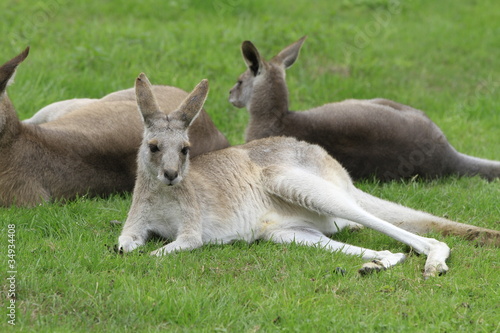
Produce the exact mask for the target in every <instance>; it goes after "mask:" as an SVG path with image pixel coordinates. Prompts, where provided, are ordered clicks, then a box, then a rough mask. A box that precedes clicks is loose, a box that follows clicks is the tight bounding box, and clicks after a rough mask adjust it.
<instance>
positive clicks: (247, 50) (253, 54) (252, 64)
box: [241, 40, 264, 76]
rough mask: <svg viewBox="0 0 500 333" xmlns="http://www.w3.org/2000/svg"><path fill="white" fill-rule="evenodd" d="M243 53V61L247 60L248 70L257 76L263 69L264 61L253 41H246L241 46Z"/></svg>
mask: <svg viewBox="0 0 500 333" xmlns="http://www.w3.org/2000/svg"><path fill="white" fill-rule="evenodd" d="M241 53H242V54H243V60H245V62H246V64H247V67H248V69H250V70H251V71H252V73H253V75H254V76H257V74H259V72H260V70H261V69H262V65H263V64H264V59H262V57H261V56H260V54H259V51H257V48H256V47H255V45H253V44H252V42H251V41H248V40H246V41H244V42H243V44H241Z"/></svg>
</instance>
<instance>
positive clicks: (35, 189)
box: [0, 49, 229, 207]
mask: <svg viewBox="0 0 500 333" xmlns="http://www.w3.org/2000/svg"><path fill="white" fill-rule="evenodd" d="M28 52H29V49H26V50H25V51H24V52H22V53H21V54H19V55H18V56H16V57H14V58H13V59H12V60H10V61H8V62H7V63H5V64H4V65H2V66H0V156H1V158H0V207H5V206H10V205H14V204H15V205H19V206H33V205H37V204H40V203H43V202H45V201H50V200H66V199H73V198H75V197H76V196H78V195H86V194H88V195H100V196H105V195H109V194H111V193H115V192H123V191H132V189H133V186H134V183H135V174H136V159H137V150H138V148H139V145H140V143H141V138H142V131H143V126H142V121H141V119H140V116H139V115H138V112H137V102H136V100H135V91H134V89H133V88H132V89H127V90H122V91H118V92H114V93H111V94H109V95H107V96H105V97H103V98H101V99H98V100H94V101H92V100H91V101H85V100H83V99H76V100H69V101H63V102H57V103H54V104H51V105H50V106H48V107H46V108H44V109H45V111H43V110H44V109H42V110H41V111H40V113H38V114H37V115H38V117H37V115H35V116H34V117H33V118H32V119H31V120H28V121H25V122H21V121H19V118H18V116H17V114H16V111H15V109H14V106H13V105H12V103H11V101H10V100H9V98H8V96H7V92H6V88H7V85H8V83H9V82H10V81H11V78H12V77H13V76H14V74H15V71H16V68H17V66H18V65H19V64H20V63H21V62H22V61H23V60H24V59H25V58H26V57H27V56H28ZM153 89H154V91H155V93H156V94H157V96H158V97H159V98H158V99H159V101H160V106H161V108H162V111H164V112H166V113H169V112H171V111H173V110H174V109H175V108H176V107H177V106H178V105H179V103H180V102H181V101H182V100H183V99H184V98H185V97H186V96H187V93H186V92H185V91H183V90H181V89H179V88H175V87H168V86H155V87H154V88H153ZM30 122H32V123H30ZM33 123H39V125H36V124H33ZM190 135H192V136H193V138H194V141H196V142H194V141H193V155H197V154H201V153H204V152H207V151H209V150H214V149H220V148H225V147H227V146H228V145H229V143H228V141H227V140H226V138H225V137H224V135H222V133H220V132H219V131H218V130H217V128H216V127H215V125H214V124H213V122H212V120H211V119H210V117H209V116H208V114H207V113H205V112H202V114H201V117H199V118H198V120H197V121H196V122H195V123H194V124H193V127H192V128H191V132H190Z"/></svg>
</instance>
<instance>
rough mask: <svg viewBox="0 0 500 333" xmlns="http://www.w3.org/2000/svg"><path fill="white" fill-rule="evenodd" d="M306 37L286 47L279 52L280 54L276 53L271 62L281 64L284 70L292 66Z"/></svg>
mask: <svg viewBox="0 0 500 333" xmlns="http://www.w3.org/2000/svg"><path fill="white" fill-rule="evenodd" d="M306 38H307V36H304V37H302V38H301V39H299V40H298V41H296V42H295V43H293V44H291V45H288V46H287V47H285V48H284V49H283V50H281V52H280V53H278V54H277V55H276V56H275V57H274V58H273V60H272V61H277V62H279V63H282V64H283V65H284V66H285V69H287V68H289V67H290V66H292V65H293V64H294V62H295V60H297V58H298V56H299V52H300V48H301V47H302V44H303V43H304V41H305V40H306Z"/></svg>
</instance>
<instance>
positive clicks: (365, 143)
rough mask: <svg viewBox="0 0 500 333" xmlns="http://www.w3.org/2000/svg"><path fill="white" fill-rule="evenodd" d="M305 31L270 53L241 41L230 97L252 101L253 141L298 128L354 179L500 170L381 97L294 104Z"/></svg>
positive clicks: (489, 175) (417, 114) (239, 103)
mask: <svg viewBox="0 0 500 333" xmlns="http://www.w3.org/2000/svg"><path fill="white" fill-rule="evenodd" d="M305 38H306V37H303V38H301V39H300V40H298V41H297V42H295V43H293V44H291V45H289V46H288V47H286V48H284V49H283V50H282V51H281V52H279V53H278V54H277V55H276V56H275V57H273V58H272V59H271V60H270V61H266V60H264V58H263V57H261V55H260V54H259V52H258V50H257V48H256V47H255V46H254V45H253V44H252V43H251V42H249V41H245V42H243V44H242V46H241V50H242V54H243V59H244V60H245V63H246V64H247V67H248V69H247V70H246V71H245V72H244V73H243V74H242V75H241V76H240V77H239V79H238V82H237V83H236V85H235V86H234V87H233V88H232V89H231V91H230V94H229V102H231V103H232V104H233V105H234V106H236V107H238V108H243V107H246V108H247V110H248V112H249V113H250V121H249V124H248V126H247V131H246V141H247V142H248V141H251V140H255V139H260V138H265V137H270V136H280V135H285V136H293V137H295V138H297V139H300V140H305V141H307V142H310V143H315V144H318V145H320V146H322V147H323V148H325V149H326V150H327V151H328V152H329V153H330V155H332V156H333V157H334V158H335V159H337V160H338V161H339V162H340V163H341V164H342V165H343V166H344V167H345V168H346V169H347V171H348V172H349V174H350V175H351V177H352V178H353V179H355V180H357V179H361V178H369V177H372V176H375V177H376V178H378V179H380V180H382V181H389V180H393V179H396V180H399V179H404V178H411V177H414V176H415V175H418V176H421V177H423V178H437V177H443V176H447V175H453V174H455V175H460V176H473V175H480V176H481V177H484V178H486V179H488V180H492V179H493V178H498V177H500V162H498V161H490V160H486V159H480V158H476V157H471V156H468V155H465V154H461V153H459V152H457V151H456V150H455V148H453V147H452V146H451V145H450V144H449V142H448V141H447V139H446V137H445V135H444V134H443V132H442V131H441V130H440V129H439V127H438V126H436V124H435V123H433V122H432V120H430V119H429V118H428V117H427V116H426V115H425V113H424V112H422V111H420V110H417V109H414V108H412V107H410V106H407V105H403V104H399V103H397V102H394V101H391V100H387V99H382V98H377V99H371V100H355V99H349V100H345V101H342V102H337V103H330V104H325V105H323V106H320V107H316V108H313V109H310V110H307V111H302V112H292V111H290V110H289V109H288V88H287V85H286V81H285V70H286V69H287V68H289V67H290V66H292V65H293V64H294V62H295V60H296V59H297V57H298V55H299V51H300V48H301V47H302V44H303V43H304V40H305Z"/></svg>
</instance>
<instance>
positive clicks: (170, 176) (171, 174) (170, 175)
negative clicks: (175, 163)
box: [163, 170, 179, 181]
mask: <svg viewBox="0 0 500 333" xmlns="http://www.w3.org/2000/svg"><path fill="white" fill-rule="evenodd" d="M163 176H164V177H165V178H167V179H168V180H170V181H172V180H174V179H175V178H177V176H179V173H178V172H177V171H175V170H165V171H164V172H163Z"/></svg>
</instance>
